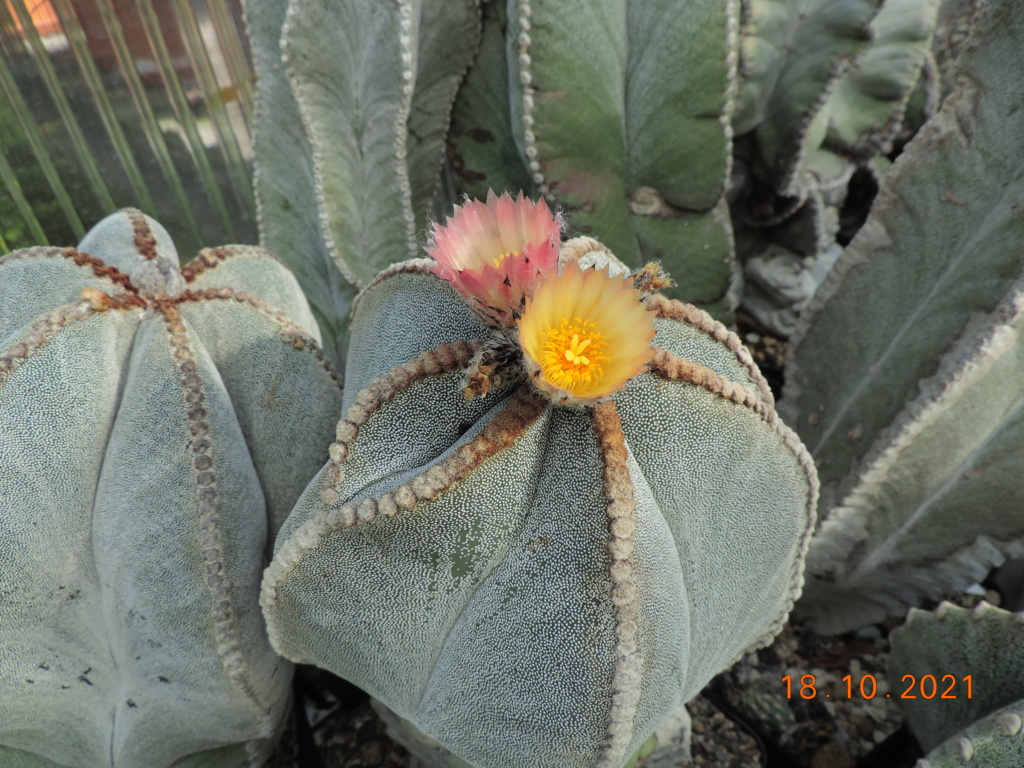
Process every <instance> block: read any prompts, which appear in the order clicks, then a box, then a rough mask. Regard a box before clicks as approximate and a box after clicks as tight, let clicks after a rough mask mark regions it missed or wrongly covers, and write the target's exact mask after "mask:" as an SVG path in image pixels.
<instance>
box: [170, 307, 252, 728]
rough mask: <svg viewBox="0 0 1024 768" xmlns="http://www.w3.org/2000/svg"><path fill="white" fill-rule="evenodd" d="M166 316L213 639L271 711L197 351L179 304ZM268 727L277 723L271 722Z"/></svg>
mask: <svg viewBox="0 0 1024 768" xmlns="http://www.w3.org/2000/svg"><path fill="white" fill-rule="evenodd" d="M163 316H164V321H165V324H166V326H167V332H168V333H169V334H170V344H171V357H172V358H173V359H174V365H175V367H176V368H177V369H178V375H179V380H178V383H179V384H180V385H181V389H182V398H183V399H184V401H185V407H186V409H187V410H186V416H187V417H188V422H189V434H191V436H192V440H191V441H190V445H189V448H190V451H191V453H192V469H193V470H194V476H193V477H194V480H195V483H196V487H197V489H198V503H199V520H198V524H199V544H200V547H201V548H202V558H203V568H204V570H205V577H206V586H207V587H209V589H210V600H211V607H212V613H213V626H214V641H215V642H216V646H217V647H216V650H217V655H218V656H219V657H220V660H221V664H222V665H223V667H224V672H225V674H226V675H227V677H228V679H229V680H230V681H231V683H232V685H234V686H236V687H237V688H238V690H239V691H240V692H241V693H242V694H243V695H244V696H245V697H246V698H248V699H250V700H252V701H254V702H255V703H256V704H257V705H258V706H259V707H260V709H261V710H263V712H264V713H265V714H266V715H268V716H269V714H270V712H271V708H270V706H269V703H265V702H261V701H260V700H259V697H258V696H257V694H256V691H255V690H254V689H253V686H252V684H251V682H250V680H249V675H248V673H247V665H246V662H245V659H244V658H243V656H242V646H241V643H240V642H239V640H238V636H237V629H236V626H235V621H234V619H235V615H234V614H235V612H234V608H233V607H232V585H231V581H230V580H229V579H228V578H227V576H226V575H225V573H224V565H223V562H222V561H223V557H224V555H223V551H222V548H221V531H220V527H221V526H220V511H219V507H218V503H217V470H216V466H215V464H214V456H213V454H212V451H211V445H210V440H209V439H207V437H206V435H207V434H208V433H209V431H210V424H209V421H207V418H206V417H207V415H208V414H207V410H206V408H205V407H204V406H203V403H204V402H205V400H206V394H205V388H204V387H203V380H202V377H201V376H200V375H199V366H198V364H197V363H196V359H195V351H194V350H193V349H192V345H191V344H190V343H189V340H188V332H187V330H186V328H185V324H184V322H183V321H182V317H181V312H180V311H179V310H178V308H177V307H176V306H167V307H164V308H163ZM268 727H272V724H271V723H268Z"/></svg>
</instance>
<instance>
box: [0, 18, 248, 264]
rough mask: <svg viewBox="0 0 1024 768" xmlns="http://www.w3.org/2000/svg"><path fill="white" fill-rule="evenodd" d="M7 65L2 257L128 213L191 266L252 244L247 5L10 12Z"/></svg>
mask: <svg viewBox="0 0 1024 768" xmlns="http://www.w3.org/2000/svg"><path fill="white" fill-rule="evenodd" d="M0 52H2V55H0V179H2V182H3V191H2V192H0V255H2V254H3V253H6V252H8V251H11V250H14V249H16V248H24V247H27V246H31V245H40V244H52V245H71V244H73V243H75V242H77V241H78V240H80V239H81V237H82V236H83V235H84V234H85V232H86V230H88V228H89V227H90V226H92V224H94V223H95V222H96V221H98V220H99V219H100V218H102V217H103V216H104V215H105V214H107V213H109V212H111V211H114V210H116V209H118V208H121V207H124V206H134V207H137V208H141V209H142V210H143V211H145V212H146V213H148V214H150V215H152V216H154V217H157V218H159V220H160V221H161V222H162V223H163V224H164V226H166V227H167V229H168V230H169V231H170V233H171V235H172V236H173V237H174V239H175V242H176V243H177V244H178V247H179V248H180V249H181V251H182V258H183V260H187V259H189V258H191V256H192V255H193V254H195V253H196V251H197V250H198V249H199V248H200V247H201V245H202V243H210V242H237V243H254V242H256V240H257V232H256V222H255V212H254V211H255V208H254V203H253V196H252V186H251V182H250V173H249V168H250V163H251V160H252V138H251V135H250V124H251V119H252V109H253V88H252V83H253V81H252V70H251V67H250V64H249V51H248V45H247V41H246V39H245V34H244V24H243V21H242V8H241V3H240V2H238V0H228V1H227V2H224V1H223V0H211V1H210V2H206V1H205V0H198V1H195V2H192V1H190V0H166V1H163V2H154V0H3V1H2V2H0Z"/></svg>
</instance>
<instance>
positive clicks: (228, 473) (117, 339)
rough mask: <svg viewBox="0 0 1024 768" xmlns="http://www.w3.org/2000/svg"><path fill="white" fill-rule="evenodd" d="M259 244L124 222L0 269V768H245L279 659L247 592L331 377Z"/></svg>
mask: <svg viewBox="0 0 1024 768" xmlns="http://www.w3.org/2000/svg"><path fill="white" fill-rule="evenodd" d="M317 337H318V332H317V329H316V324H315V322H314V321H313V318H312V315H311V314H310V312H309V309H308V306H307V305H306V303H305V300H304V299H303V297H302V293H301V291H300V290H299V287H298V284H297V283H296V282H295V280H294V278H292V276H291V275H290V274H289V272H288V271H287V270H286V269H285V268H284V267H283V266H282V265H281V264H280V263H279V262H277V261H276V259H274V258H273V257H272V256H271V255H270V254H269V253H268V252H266V251H264V250H262V249H260V248H253V247H248V246H225V247H222V248H213V249H207V250H204V251H203V252H202V253H200V254H199V256H198V257H197V258H196V259H195V260H193V261H192V262H191V263H189V264H188V265H187V266H185V267H184V268H179V262H178V255H177V253H176V251H175V248H174V245H173V243H171V241H170V239H169V237H168V235H167V233H166V232H165V231H164V230H163V228H162V227H161V226H160V225H159V224H157V223H156V222H155V221H153V220H152V219H149V218H148V217H146V216H144V215H142V214H141V213H139V212H138V211H134V210H130V209H128V210H124V211H121V212H120V213H117V214H114V215H112V216H110V217H108V218H106V219H104V220H103V221H102V222H100V223H99V224H98V225H96V227H95V228H94V229H92V230H91V231H90V232H89V233H88V234H87V235H86V237H85V239H84V240H82V242H81V243H80V244H79V246H78V248H77V249H76V248H53V247H40V248H29V249H25V250H21V251H15V252H13V253H11V254H9V255H7V256H6V257H4V258H3V259H2V260H0V489H2V491H0V763H2V764H3V765H5V766H18V767H20V766H32V767H33V768H36V766H44V765H45V766H50V765H60V766H82V767H83V768H84V767H85V766H97V765H118V766H147V767H149V766H175V767H176V768H185V767H186V766H204V767H206V766H240V765H251V766H256V765H260V764H262V760H263V759H265V757H266V756H267V753H268V751H269V750H270V749H272V748H273V746H274V744H275V741H276V737H277V734H278V731H279V729H280V728H281V726H282V723H283V717H284V715H285V713H286V712H287V708H288V704H289V698H290V697H289V681H290V679H291V667H290V665H289V664H288V663H287V662H285V661H284V660H282V659H280V658H279V657H277V656H276V655H275V654H274V653H273V651H272V650H271V648H270V645H269V643H268V641H267V637H266V633H265V629H264V624H263V618H262V616H261V615H260V611H259V607H258V602H257V592H258V588H259V579H260V574H261V572H262V569H263V565H264V563H265V558H266V548H267V545H268V542H269V541H270V540H272V538H273V535H274V534H275V532H276V531H277V529H278V527H279V526H280V525H281V523H282V521H283V519H284V517H285V515H286V514H287V513H288V511H289V510H290V509H291V507H292V505H293V503H294V501H295V499H296V498H297V497H298V495H299V493H300V491H301V490H302V488H303V487H304V486H305V484H306V483H307V482H308V480H309V478H310V477H311V476H312V475H313V474H314V473H315V472H316V469H317V467H318V466H319V465H320V464H321V463H322V462H323V460H324V456H325V455H326V451H325V446H326V444H327V442H328V441H329V439H330V433H331V424H332V422H333V421H334V419H335V415H336V414H337V413H338V412H339V407H340V403H341V388H340V386H339V385H340V381H339V379H338V376H337V374H336V372H335V371H334V370H333V369H332V367H331V366H330V365H329V364H328V363H327V362H326V360H325V358H324V356H323V354H322V352H321V351H320V347H319V345H318V343H317Z"/></svg>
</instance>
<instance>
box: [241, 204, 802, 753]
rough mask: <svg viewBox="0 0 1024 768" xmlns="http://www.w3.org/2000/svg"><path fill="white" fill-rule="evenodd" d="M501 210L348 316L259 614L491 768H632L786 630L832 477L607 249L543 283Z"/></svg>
mask: <svg viewBox="0 0 1024 768" xmlns="http://www.w3.org/2000/svg"><path fill="white" fill-rule="evenodd" d="M504 200H505V202H502V201H498V200H492V201H491V204H490V205H489V206H487V208H490V209H491V210H493V211H496V213H495V214H494V216H493V219H492V220H491V221H490V223H489V224H488V223H485V225H484V226H482V227H477V226H476V224H474V222H478V221H479V220H480V219H481V218H486V217H487V216H488V215H489V214H488V212H487V211H486V210H484V211H478V210H477V208H476V206H480V205H481V204H480V203H468V204H467V206H466V207H464V208H463V209H460V210H459V211H457V212H456V215H455V216H454V217H453V219H451V220H450V221H449V222H448V224H447V229H448V230H451V231H452V232H454V235H453V236H452V237H451V238H449V237H446V236H445V235H444V234H443V233H439V232H438V229H442V228H436V229H435V242H436V248H435V253H436V254H437V256H438V262H434V261H429V260H423V259H420V260H413V261H409V262H405V263H403V264H399V265H396V266H394V267H392V268H390V269H388V270H386V271H384V272H382V273H381V275H379V276H378V277H377V278H376V279H375V280H374V281H373V282H371V283H370V285H369V286H368V287H367V288H366V289H365V290H364V291H363V292H362V294H361V295H360V297H359V298H358V299H357V301H356V304H355V307H354V310H353V320H352V341H351V345H350V348H349V356H348V363H347V365H348V385H347V388H346V397H345V415H344V418H343V419H342V420H341V421H340V422H339V423H338V428H337V440H336V442H335V443H334V444H333V445H332V446H331V451H330V454H331V461H330V462H329V463H328V464H327V465H326V466H325V467H324V469H323V470H322V471H321V472H320V474H319V475H317V477H316V478H315V479H314V480H313V481H312V482H311V483H310V485H309V487H308V488H307V489H306V491H305V493H304V494H303V496H302V498H301V499H300V500H299V502H298V503H297V505H296V507H295V509H294V511H293V512H292V514H291V516H290V517H289V518H288V520H287V522H286V523H285V525H284V527H283V528H282V530H281V534H280V536H279V537H278V542H277V546H276V549H275V555H274V559H273V561H272V563H271V565H270V567H269V568H268V569H267V572H266V575H265V579H264V585H263V592H262V597H261V600H262V603H263V607H264V612H265V615H266V617H267V627H268V631H269V633H270V637H271V640H272V642H273V644H274V647H275V648H276V649H277V650H278V652H279V653H281V654H282V655H284V656H285V657H287V658H290V659H292V660H296V661H302V662H305V663H312V664H316V665H317V666H320V667H323V668H326V669H329V670H331V671H333V672H335V673H337V674H339V675H341V676H343V677H345V678H347V679H349V680H351V681H352V682H354V683H356V684H357V685H359V686H360V687H362V688H364V689H365V690H367V691H369V692H370V693H371V695H373V696H374V697H376V698H377V699H379V700H380V701H381V702H382V703H383V704H384V705H386V706H387V707H388V708H389V709H390V710H392V711H393V712H394V713H396V714H397V715H398V716H399V717H401V718H404V719H405V720H407V721H409V723H410V724H411V725H412V726H414V727H415V728H418V729H420V730H422V731H423V732H425V733H426V734H427V735H428V736H430V737H432V738H434V739H437V740H438V741H439V742H440V743H441V744H442V745H443V746H444V747H445V748H447V749H448V750H450V751H451V752H452V753H454V755H455V756H457V757H458V758H459V759H461V760H464V761H466V762H468V763H470V764H471V765H473V766H477V768H488V767H490V766H497V765H499V764H504V763H507V762H508V761H509V759H513V760H514V762H515V763H516V765H521V766H526V767H530V766H538V767H539V766H563V767H565V768H568V767H569V766H608V767H609V768H619V767H620V766H622V765H623V764H624V763H626V761H627V760H628V759H629V758H630V757H631V756H632V755H634V754H635V753H636V752H637V751H638V750H639V749H640V748H641V746H642V745H643V744H644V743H645V741H646V740H647V739H648V738H649V737H650V735H651V734H652V733H653V732H654V731H655V730H656V729H658V728H659V726H661V725H662V724H663V722H664V721H666V720H667V719H669V717H670V716H671V715H672V714H673V713H674V712H675V711H676V709H677V708H678V707H679V706H680V705H681V704H682V703H683V702H685V701H687V700H688V699H689V698H690V697H692V696H693V695H695V694H696V693H697V692H698V691H699V690H700V688H701V687H702V686H703V685H704V684H705V683H706V682H707V681H708V680H709V679H710V677H711V676H712V675H714V674H715V673H716V672H718V671H719V670H721V669H722V668H723V667H724V666H726V665H728V664H730V663H731V662H732V661H733V660H735V658H737V656H738V655H740V654H741V653H742V652H744V651H745V650H746V649H748V648H751V647H757V646H759V645H761V644H764V643H766V642H767V641H768V640H770V638H771V637H773V636H774V634H775V633H776V632H777V631H778V629H779V628H780V627H781V625H782V623H783V622H784V621H785V617H786V615H787V613H788V611H789V608H790V605H791V603H792V601H793V600H794V598H795V596H796V594H797V593H798V592H799V589H800V583H801V559H802V553H803V550H804V547H805V545H806V542H807V537H808V536H809V531H810V529H811V527H812V526H813V518H814V505H815V501H816V480H815V475H814V468H813V466H812V464H811V463H810V461H809V460H808V458H807V456H806V454H805V453H804V450H803V448H802V446H801V445H800V443H799V441H797V440H796V439H795V437H794V436H793V434H792V433H791V432H790V431H789V430H788V429H787V428H786V427H785V426H784V425H783V424H782V423H781V422H780V421H779V419H778V418H777V417H776V415H775V411H774V408H773V400H772V395H771V393H770V391H769V389H768V387H767V385H766V383H765V382H764V379H763V378H762V377H761V375H760V373H759V372H758V371H757V368H756V366H755V365H754V363H753V361H752V360H751V358H750V356H749V354H748V353H747V352H746V349H745V348H744V347H743V345H742V344H741V343H740V341H739V339H738V338H737V337H736V336H735V335H734V334H731V333H729V332H728V331H727V330H726V329H725V327H724V326H722V325H721V324H720V323H717V322H716V321H713V320H712V319H711V318H710V316H709V315H707V314H706V313H705V312H703V311H701V310H698V309H696V308H695V307H692V306H688V305H685V304H682V303H680V302H678V301H674V300H670V299H667V298H665V297H663V296H661V295H660V294H658V293H656V292H653V290H652V289H653V288H654V287H656V286H657V285H661V284H664V276H663V274H662V273H661V272H660V271H659V270H657V269H656V268H654V267H650V268H648V269H645V270H641V271H640V272H638V273H637V274H636V275H634V276H632V277H631V276H630V275H629V274H628V270H627V269H626V268H625V266H624V265H622V263H621V262H619V261H618V260H617V259H615V257H614V256H612V255H611V254H610V253H609V252H608V251H607V250H606V249H604V248H603V247H602V246H600V245H599V244H597V243H596V242H595V241H594V240H592V239H589V238H581V239H576V240H570V241H569V242H567V243H565V244H563V245H562V247H561V251H560V253H559V254H558V257H559V260H560V262H561V267H560V270H559V271H558V272H555V271H554V270H553V269H552V270H550V271H548V272H547V273H545V272H544V271H543V269H542V268H541V267H540V266H539V265H540V264H544V263H546V259H547V258H548V257H547V255H546V254H547V253H548V250H547V249H557V239H556V241H555V242H552V241H551V240H550V239H547V238H549V231H548V230H547V229H546V228H544V227H540V228H538V229H539V232H540V234H539V235H538V239H537V240H532V239H528V240H527V241H524V242H519V241H517V239H516V233H522V232H524V231H526V230H528V229H529V228H528V227H526V226H525V225H523V222H524V220H526V219H529V218H531V217H533V216H534V215H535V213H536V210H537V209H536V208H534V207H533V205H532V204H531V203H530V202H529V201H524V200H520V201H519V202H518V203H517V204H516V206H515V207H514V208H513V207H509V206H511V200H509V199H508V198H505V199H504ZM538 208H539V206H538ZM516 209H518V211H519V213H518V214H517V213H516V212H515V210H516ZM516 216H519V217H520V218H518V219H516ZM503 217H504V219H503ZM555 223H556V224H557V222H555ZM506 225H507V226H506ZM556 231H557V228H556ZM461 237H470V238H473V239H474V243H473V247H470V248H466V249H465V251H462V250H460V249H459V248H456V247H455V246H454V245H452V242H451V241H452V240H458V239H459V238H461ZM530 237H531V238H532V236H530ZM551 252H552V253H554V252H555V251H554V250H552V251H551ZM468 254H473V255H472V258H470V256H469V255H468ZM523 254H527V256H525V257H524V256H523ZM460 259H463V260H461V261H460ZM453 264H454V265H456V266H458V267H459V268H462V269H463V270H464V272H463V278H462V279H458V280H457V279H455V276H452V275H451V274H450V273H449V271H448V270H450V268H451V265H453ZM588 265H589V268H588ZM494 266H496V267H497V269H494ZM531 269H534V270H535V271H534V272H531V271H530V270H531ZM467 272H474V273H475V277H474V278H473V279H472V280H469V279H468V276H466V273H467ZM492 273H493V274H492ZM439 275H440V276H439ZM445 277H448V278H450V281H449V280H448V279H445ZM478 282H479V283H483V284H484V285H483V287H482V288H481V287H474V285H476V284H477V283H478ZM489 286H492V287H495V288H497V287H500V286H506V287H509V288H510V291H509V292H508V293H507V294H501V293H500V292H497V291H491V290H489V289H488V287H489ZM634 286H636V287H634ZM453 287H454V288H456V289H458V291H459V293H456V291H455V290H453ZM478 291H479V293H478ZM642 295H644V296H646V298H645V299H644V301H643V302H641V301H640V299H641V296H642ZM481 296H487V297H491V298H489V299H488V300H487V301H481V298H480V297H481ZM495 310H497V311H495ZM652 337H653V339H654V346H653V348H650V347H649V346H648V345H649V344H650V342H651V339H652ZM382 340H386V342H385V343H382ZM648 365H649V371H648V370H647V366H648ZM473 395H484V396H483V397H473ZM467 398H469V399H467ZM457 764H458V762H457V761H453V762H452V763H451V765H457Z"/></svg>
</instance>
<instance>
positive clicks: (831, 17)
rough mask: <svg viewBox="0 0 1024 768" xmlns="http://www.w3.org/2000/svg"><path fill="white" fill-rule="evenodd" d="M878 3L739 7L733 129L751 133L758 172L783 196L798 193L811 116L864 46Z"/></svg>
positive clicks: (768, 0) (775, 2)
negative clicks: (737, 80)
mask: <svg viewBox="0 0 1024 768" xmlns="http://www.w3.org/2000/svg"><path fill="white" fill-rule="evenodd" d="M881 2H882V0H795V1H793V0H743V28H742V30H741V33H742V36H741V48H740V62H741V64H740V71H741V86H740V92H739V99H738V103H737V106H736V111H735V114H734V117H733V129H734V130H735V131H736V135H737V136H741V135H743V134H746V133H748V132H750V131H755V133H754V134H753V137H752V139H753V142H754V143H755V145H756V147H757V150H758V153H759V156H760V158H759V159H760V163H761V173H762V174H763V175H764V179H765V181H766V182H768V183H771V184H772V185H773V187H774V188H775V189H776V191H777V192H778V193H779V194H780V195H783V196H787V197H791V196H797V195H798V194H799V190H800V186H801V184H802V182H801V180H800V178H799V169H800V167H801V164H802V160H803V157H804V154H805V152H806V151H807V149H808V148H813V147H816V146H817V144H818V143H819V141H818V140H817V139H820V138H821V136H823V130H819V131H818V133H819V134H821V135H819V136H817V137H815V136H812V135H811V130H810V129H811V126H812V123H813V120H814V117H815V116H816V115H817V114H818V113H819V112H820V110H821V108H822V106H823V105H824V104H825V100H826V98H827V97H828V95H829V92H830V91H831V89H832V88H833V87H834V85H835V83H836V80H837V78H838V77H839V75H840V74H842V72H843V70H844V69H846V68H847V67H849V66H850V65H851V64H852V63H853V61H854V60H855V58H856V56H857V55H858V53H859V52H860V51H861V50H862V49H863V48H864V46H865V45H866V44H867V43H868V41H869V40H870V39H871V30H870V27H869V23H870V21H871V19H872V18H873V17H874V16H875V14H876V13H877V12H878V8H879V7H880V5H881Z"/></svg>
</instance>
